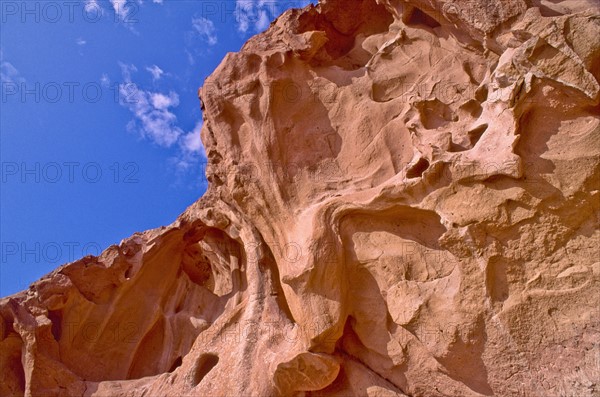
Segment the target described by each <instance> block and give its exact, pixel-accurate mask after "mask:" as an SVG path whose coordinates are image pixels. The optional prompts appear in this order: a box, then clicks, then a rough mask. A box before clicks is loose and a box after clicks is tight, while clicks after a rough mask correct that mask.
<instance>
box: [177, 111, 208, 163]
mask: <svg viewBox="0 0 600 397" xmlns="http://www.w3.org/2000/svg"><path fill="white" fill-rule="evenodd" d="M200 130H202V121H199V122H198V123H196V126H195V127H194V129H193V130H192V131H190V132H188V133H186V134H185V135H183V136H182V137H181V139H180V140H179V148H180V153H179V156H178V157H177V158H173V159H172V161H173V162H174V163H175V165H176V167H177V170H178V171H180V172H182V171H187V170H189V169H191V168H192V167H194V166H197V165H199V163H200V161H202V160H204V161H206V154H205V152H204V147H203V146H202V141H201V140H200ZM201 171H202V170H201Z"/></svg>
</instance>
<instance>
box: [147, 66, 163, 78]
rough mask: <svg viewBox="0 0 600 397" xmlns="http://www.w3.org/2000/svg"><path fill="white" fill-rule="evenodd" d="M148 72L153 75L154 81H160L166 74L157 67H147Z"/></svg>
mask: <svg viewBox="0 0 600 397" xmlns="http://www.w3.org/2000/svg"><path fill="white" fill-rule="evenodd" d="M146 70H147V71H148V72H149V73H150V74H151V75H152V80H160V78H161V77H162V75H163V74H164V73H165V72H164V71H163V70H162V69H161V68H159V67H158V66H156V65H152V66H146Z"/></svg>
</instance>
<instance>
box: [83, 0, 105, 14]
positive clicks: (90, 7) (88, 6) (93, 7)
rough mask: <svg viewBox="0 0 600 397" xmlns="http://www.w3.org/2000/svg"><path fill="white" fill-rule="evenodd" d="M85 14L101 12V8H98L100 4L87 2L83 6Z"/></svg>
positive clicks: (94, 1) (91, 1) (90, 0)
mask: <svg viewBox="0 0 600 397" xmlns="http://www.w3.org/2000/svg"><path fill="white" fill-rule="evenodd" d="M84 9H85V12H88V13H92V12H96V13H98V12H101V10H102V7H101V6H100V4H98V1H97V0H87V1H86V2H85V6H84Z"/></svg>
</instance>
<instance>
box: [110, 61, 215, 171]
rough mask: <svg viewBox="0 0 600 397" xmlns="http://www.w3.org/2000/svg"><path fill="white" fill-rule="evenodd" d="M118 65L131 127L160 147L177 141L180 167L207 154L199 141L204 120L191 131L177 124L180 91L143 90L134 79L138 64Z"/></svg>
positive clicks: (123, 101) (122, 92) (171, 144)
mask: <svg viewBox="0 0 600 397" xmlns="http://www.w3.org/2000/svg"><path fill="white" fill-rule="evenodd" d="M119 65H120V67H121V74H122V78H123V82H124V83H123V84H121V85H120V86H119V92H120V94H121V105H122V106H124V107H126V108H127V109H128V110H129V111H130V112H131V113H132V115H133V119H132V120H131V121H130V122H129V124H128V126H127V128H128V130H130V131H133V132H137V133H138V134H139V135H140V136H142V137H143V138H145V139H148V140H150V141H152V142H153V143H155V144H157V145H159V146H161V147H165V148H170V147H173V146H174V145H177V147H178V151H177V152H178V154H177V156H176V157H175V158H174V159H172V161H173V162H174V164H175V165H176V167H177V169H178V170H179V171H185V170H187V169H189V168H191V167H192V166H194V165H196V164H198V162H199V160H200V159H202V158H205V156H204V149H203V147H202V143H201V141H200V129H201V128H202V122H198V123H197V124H196V126H195V127H194V128H193V129H192V130H191V131H189V132H184V130H183V129H182V128H181V127H179V125H178V121H177V116H176V115H175V113H174V110H175V109H176V108H177V107H178V106H179V95H177V93H176V92H173V91H169V92H154V91H150V90H144V89H142V88H140V86H138V85H137V84H135V83H134V82H133V78H132V75H133V74H134V73H136V72H137V70H138V69H137V68H136V67H135V65H128V64H124V63H119Z"/></svg>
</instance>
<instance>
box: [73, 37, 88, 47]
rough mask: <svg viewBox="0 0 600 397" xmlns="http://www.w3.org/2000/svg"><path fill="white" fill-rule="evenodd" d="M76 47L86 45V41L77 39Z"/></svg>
mask: <svg viewBox="0 0 600 397" xmlns="http://www.w3.org/2000/svg"><path fill="white" fill-rule="evenodd" d="M75 42H76V43H77V45H86V43H87V41H85V40H84V39H82V38H81V37H79V38H78V39H77V40H76V41H75Z"/></svg>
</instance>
